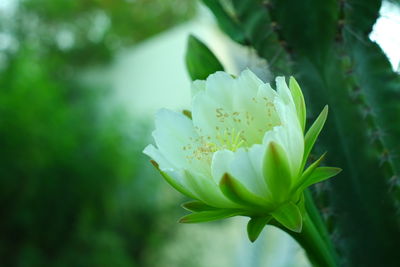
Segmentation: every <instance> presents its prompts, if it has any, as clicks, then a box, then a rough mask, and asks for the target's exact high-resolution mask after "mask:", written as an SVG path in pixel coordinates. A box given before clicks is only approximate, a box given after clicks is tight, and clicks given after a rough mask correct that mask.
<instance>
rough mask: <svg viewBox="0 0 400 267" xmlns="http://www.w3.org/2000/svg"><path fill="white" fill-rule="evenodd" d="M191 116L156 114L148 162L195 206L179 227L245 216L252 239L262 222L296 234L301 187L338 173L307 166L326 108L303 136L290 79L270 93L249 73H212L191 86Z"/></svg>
mask: <svg viewBox="0 0 400 267" xmlns="http://www.w3.org/2000/svg"><path fill="white" fill-rule="evenodd" d="M191 106H192V111H191V112H189V111H184V112H182V113H178V112H174V111H170V110H167V109H162V110H160V111H159V112H158V113H157V115H156V123H155V124H156V129H155V131H154V132H153V138H154V140H155V146H154V145H149V146H147V147H146V148H145V150H144V153H145V154H147V155H148V156H150V157H151V158H152V163H153V164H154V165H155V166H156V167H157V169H158V170H159V171H160V173H161V174H162V176H163V177H164V178H165V180H166V181H167V182H168V183H169V184H170V185H171V186H173V187H174V188H175V189H176V190H178V191H179V192H181V193H182V194H184V195H185V196H187V197H189V198H191V199H193V201H190V202H187V203H184V204H183V207H184V208H185V209H187V210H189V211H191V212H192V213H191V214H189V215H186V216H184V217H183V218H181V219H180V222H182V223H198V222H207V221H212V220H218V219H224V218H228V217H232V216H248V217H250V221H249V223H248V235H249V238H250V240H251V241H254V240H256V239H257V237H258V235H259V233H260V232H261V231H262V229H263V228H264V226H265V225H266V224H268V223H271V224H275V225H279V226H280V227H281V228H283V229H286V230H290V231H293V232H297V233H299V232H301V231H302V227H303V222H304V221H305V217H306V210H305V207H304V202H305V201H304V190H305V189H306V188H307V187H309V186H310V185H313V184H315V183H318V182H321V181H323V180H326V179H328V178H330V177H332V176H334V175H336V174H337V173H339V172H340V171H341V170H340V169H339V168H334V167H320V166H319V165H320V163H321V161H322V159H323V157H324V155H322V156H321V157H320V158H319V159H318V160H316V161H315V162H313V163H311V164H309V165H308V167H306V163H307V159H308V157H309V155H310V151H311V149H312V147H313V145H314V143H315V141H316V139H317V137H318V135H319V133H320V131H321V129H322V127H323V125H324V123H325V120H326V118H327V114H328V107H327V106H326V107H325V108H324V109H323V110H322V112H321V113H320V115H319V116H318V118H317V119H316V120H315V122H314V123H313V124H312V125H311V127H310V128H309V129H308V130H307V132H306V133H305V126H306V105H305V102H304V97H303V94H302V91H301V89H300V86H299V85H298V83H297V82H296V80H295V79H294V78H293V77H291V78H290V80H289V86H288V85H287V83H286V81H285V78H284V77H277V78H276V90H274V89H273V88H272V87H271V85H270V84H269V83H264V82H263V81H261V80H260V79H259V78H258V77H257V76H256V75H255V74H253V73H252V72H251V71H250V70H245V71H243V72H242V73H241V74H240V75H239V76H238V77H233V76H231V75H229V74H227V73H225V72H221V71H219V72H216V73H214V74H212V75H210V76H209V77H208V78H207V79H206V80H196V81H194V82H193V85H192V105H191Z"/></svg>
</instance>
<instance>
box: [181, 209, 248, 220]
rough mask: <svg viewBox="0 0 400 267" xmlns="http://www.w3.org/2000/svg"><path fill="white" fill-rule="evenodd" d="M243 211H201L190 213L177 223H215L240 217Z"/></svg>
mask: <svg viewBox="0 0 400 267" xmlns="http://www.w3.org/2000/svg"><path fill="white" fill-rule="evenodd" d="M242 213H243V211H240V210H231V209H218V210H210V211H201V212H195V213H191V214H189V215H186V216H183V217H182V218H181V219H180V220H179V222H180V223H200V222H209V221H216V220H221V219H226V218H229V217H233V216H237V215H241V214H242Z"/></svg>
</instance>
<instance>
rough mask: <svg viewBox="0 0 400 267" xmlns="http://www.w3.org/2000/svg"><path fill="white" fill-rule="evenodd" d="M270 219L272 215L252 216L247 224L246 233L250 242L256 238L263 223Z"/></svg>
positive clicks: (262, 227) (263, 225)
mask: <svg viewBox="0 0 400 267" xmlns="http://www.w3.org/2000/svg"><path fill="white" fill-rule="evenodd" d="M271 219H272V216H264V217H253V218H250V221H249V223H248V224H247V235H248V237H249V239H250V241H251V242H254V241H256V240H257V238H258V236H259V235H260V233H261V231H262V230H263V229H264V227H265V225H266V224H267V223H268V222H269V221H270V220H271Z"/></svg>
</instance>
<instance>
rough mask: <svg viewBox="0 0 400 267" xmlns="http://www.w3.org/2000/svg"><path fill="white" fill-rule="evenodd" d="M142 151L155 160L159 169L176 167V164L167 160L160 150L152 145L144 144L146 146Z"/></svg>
mask: <svg viewBox="0 0 400 267" xmlns="http://www.w3.org/2000/svg"><path fill="white" fill-rule="evenodd" d="M143 153H144V154H146V155H147V156H149V157H151V158H152V159H153V160H154V161H155V162H157V164H158V166H159V168H160V170H162V171H165V170H171V169H176V166H174V165H173V164H172V163H171V162H169V160H167V159H166V158H165V157H164V155H163V154H161V152H160V150H159V149H157V148H155V147H154V146H153V145H148V146H146V148H145V149H144V150H143Z"/></svg>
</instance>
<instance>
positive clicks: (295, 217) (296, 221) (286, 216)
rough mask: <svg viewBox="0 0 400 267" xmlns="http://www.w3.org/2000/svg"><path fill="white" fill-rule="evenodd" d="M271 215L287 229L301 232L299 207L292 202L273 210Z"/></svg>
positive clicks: (301, 223)
mask: <svg viewBox="0 0 400 267" xmlns="http://www.w3.org/2000/svg"><path fill="white" fill-rule="evenodd" d="M272 217H274V218H275V220H277V221H278V222H279V223H281V224H282V225H283V226H285V227H286V228H288V229H289V230H292V231H294V232H297V233H300V232H301V229H302V227H303V219H302V216H301V213H300V210H299V208H298V207H297V206H296V205H295V204H293V203H292V202H289V203H286V204H285V205H282V206H280V207H279V208H278V209H276V210H275V211H273V212H272Z"/></svg>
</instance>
